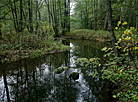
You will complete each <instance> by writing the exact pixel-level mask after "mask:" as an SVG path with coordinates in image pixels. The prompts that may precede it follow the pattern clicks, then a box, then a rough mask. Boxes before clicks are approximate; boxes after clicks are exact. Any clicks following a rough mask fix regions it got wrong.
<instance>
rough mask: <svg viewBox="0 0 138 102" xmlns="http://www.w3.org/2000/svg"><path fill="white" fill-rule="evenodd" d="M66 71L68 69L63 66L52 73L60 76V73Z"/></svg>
mask: <svg viewBox="0 0 138 102" xmlns="http://www.w3.org/2000/svg"><path fill="white" fill-rule="evenodd" d="M67 70H69V68H68V67H66V66H63V67H59V68H57V69H55V70H54V73H56V74H60V73H62V72H63V71H67Z"/></svg>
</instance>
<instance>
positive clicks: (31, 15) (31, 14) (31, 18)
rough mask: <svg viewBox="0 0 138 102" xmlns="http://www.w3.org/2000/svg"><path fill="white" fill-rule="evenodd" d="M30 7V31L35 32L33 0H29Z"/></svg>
mask: <svg viewBox="0 0 138 102" xmlns="http://www.w3.org/2000/svg"><path fill="white" fill-rule="evenodd" d="M28 7H29V25H30V26H28V31H29V32H30V33H32V32H33V10H32V0H28Z"/></svg>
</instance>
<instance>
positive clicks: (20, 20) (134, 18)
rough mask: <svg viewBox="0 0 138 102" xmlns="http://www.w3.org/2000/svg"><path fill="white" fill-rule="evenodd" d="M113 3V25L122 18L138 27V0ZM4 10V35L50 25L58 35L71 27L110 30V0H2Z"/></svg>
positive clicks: (0, 27)
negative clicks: (108, 1) (108, 10)
mask: <svg viewBox="0 0 138 102" xmlns="http://www.w3.org/2000/svg"><path fill="white" fill-rule="evenodd" d="M72 4H73V5H74V11H73V13H70V9H72V8H73V7H72V6H73V5H72ZM111 5H112V11H113V12H112V19H113V20H112V23H113V27H115V26H116V24H117V22H118V21H119V20H120V21H121V22H124V21H127V22H128V26H129V27H132V26H133V27H137V25H138V1H137V0H111ZM0 11H1V12H0V36H2V34H3V35H5V34H7V33H11V32H12V31H16V32H17V33H18V32H22V31H24V30H26V31H28V32H30V33H32V32H35V33H38V32H43V33H46V32H47V30H48V29H49V27H52V29H53V30H54V32H55V36H59V35H60V34H62V35H64V34H65V33H66V32H69V31H70V28H74V29H94V30H101V29H104V30H108V13H107V4H106V0H1V1H0ZM70 14H71V15H70Z"/></svg>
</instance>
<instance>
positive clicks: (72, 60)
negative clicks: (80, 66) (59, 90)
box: [70, 43, 77, 67]
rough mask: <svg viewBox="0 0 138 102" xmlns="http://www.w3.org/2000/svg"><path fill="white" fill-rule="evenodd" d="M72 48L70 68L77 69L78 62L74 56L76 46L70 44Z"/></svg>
mask: <svg viewBox="0 0 138 102" xmlns="http://www.w3.org/2000/svg"><path fill="white" fill-rule="evenodd" d="M70 47H71V49H70V67H76V64H75V60H76V58H77V57H76V56H74V53H73V52H74V51H75V46H74V45H73V44H72V43H70Z"/></svg>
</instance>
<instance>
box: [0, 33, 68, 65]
mask: <svg viewBox="0 0 138 102" xmlns="http://www.w3.org/2000/svg"><path fill="white" fill-rule="evenodd" d="M69 49H70V47H69V46H65V45H63V44H62V43H61V42H60V41H58V42H57V41H54V37H53V32H51V33H50V32H49V33H48V34H47V33H45V34H44V33H39V34H35V33H29V32H22V33H14V32H11V33H6V34H5V35H3V37H2V39H1V40H0V63H11V62H15V61H18V60H20V59H23V58H28V57H30V58H35V57H38V56H42V55H45V54H48V53H56V52H61V51H65V50H69Z"/></svg>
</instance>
